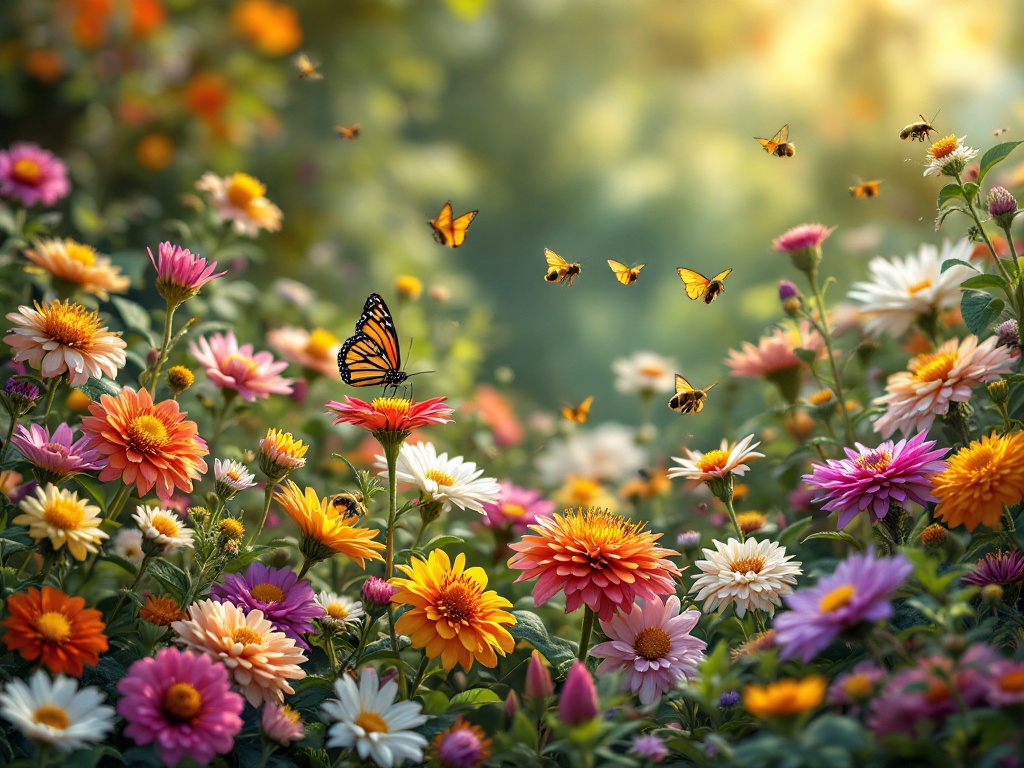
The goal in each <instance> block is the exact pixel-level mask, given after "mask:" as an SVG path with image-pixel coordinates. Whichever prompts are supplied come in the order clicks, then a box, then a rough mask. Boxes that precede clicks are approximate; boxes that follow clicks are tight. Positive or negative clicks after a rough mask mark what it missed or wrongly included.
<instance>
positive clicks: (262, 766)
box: [256, 741, 277, 768]
mask: <svg viewBox="0 0 1024 768" xmlns="http://www.w3.org/2000/svg"><path fill="white" fill-rule="evenodd" d="M275 749H277V747H276V746H275V745H274V744H271V743H270V742H269V741H265V742H263V754H262V755H260V763H259V765H257V766H256V768H266V766H267V763H268V762H269V760H270V756H271V755H272V754H274V750H275Z"/></svg>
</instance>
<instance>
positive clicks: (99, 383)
mask: <svg viewBox="0 0 1024 768" xmlns="http://www.w3.org/2000/svg"><path fill="white" fill-rule="evenodd" d="M78 389H80V390H81V391H82V392H84V393H85V394H86V395H88V396H89V399H90V400H99V399H100V395H110V396H111V397H117V395H119V394H120V393H121V385H120V384H118V383H117V382H116V381H114V380H113V379H108V378H106V377H104V378H101V379H89V380H88V381H87V382H85V384H83V385H82V386H80V387H78Z"/></svg>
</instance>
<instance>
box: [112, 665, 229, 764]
mask: <svg viewBox="0 0 1024 768" xmlns="http://www.w3.org/2000/svg"><path fill="white" fill-rule="evenodd" d="M117 690H118V691H119V692H120V693H121V694H122V695H123V696H124V698H123V699H121V701H119V702H118V704H117V712H118V714H119V715H121V717H123V718H124V719H125V720H127V721H128V726H127V727H126V728H125V730H124V732H125V735H126V736H128V738H130V739H132V741H134V742H135V743H136V744H139V745H140V746H145V745H146V744H150V743H152V742H154V741H155V742H156V743H157V746H158V747H159V749H160V757H161V759H162V760H163V761H164V762H165V763H166V764H167V765H176V764H177V763H179V762H180V761H181V760H182V759H183V758H185V757H191V758H192V759H193V760H195V761H196V762H197V763H199V764H200V765H207V764H208V763H210V762H211V761H212V760H213V759H214V757H216V756H217V755H219V754H226V753H228V752H230V751H231V749H232V748H233V747H234V743H235V736H236V735H237V734H238V732H239V731H241V730H242V718H241V717H240V715H241V713H242V707H243V705H244V704H243V700H242V697H241V696H239V695H238V694H237V693H235V692H233V691H232V690H231V689H230V687H229V685H228V673H227V670H226V669H225V668H224V665H223V664H215V663H214V662H213V661H211V660H210V658H209V657H207V656H202V655H200V654H196V653H192V652H190V651H180V650H178V649H177V648H164V649H162V650H160V651H158V652H157V654H156V658H144V659H139V660H138V661H136V662H135V663H134V664H132V665H131V666H130V667H129V668H128V675H127V676H126V677H125V678H124V679H122V680H121V681H120V682H119V683H118V684H117Z"/></svg>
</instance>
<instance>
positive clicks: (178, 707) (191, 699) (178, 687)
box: [163, 683, 203, 723]
mask: <svg viewBox="0 0 1024 768" xmlns="http://www.w3.org/2000/svg"><path fill="white" fill-rule="evenodd" d="M163 711H164V716H165V717H166V718H167V719H168V720H171V721H173V722H178V723H187V722H189V721H191V720H194V719H195V718H196V716H197V715H198V714H199V713H200V712H202V711H203V696H202V694H201V693H199V691H197V690H196V689H195V686H193V685H191V684H189V683H175V684H174V685H172V686H171V687H170V688H168V689H167V692H166V693H165V694H164V701H163Z"/></svg>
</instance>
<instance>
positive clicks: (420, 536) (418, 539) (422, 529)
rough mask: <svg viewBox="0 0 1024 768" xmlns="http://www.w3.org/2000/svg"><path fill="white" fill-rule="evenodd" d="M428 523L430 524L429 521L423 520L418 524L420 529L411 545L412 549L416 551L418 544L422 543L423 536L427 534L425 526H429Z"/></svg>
mask: <svg viewBox="0 0 1024 768" xmlns="http://www.w3.org/2000/svg"><path fill="white" fill-rule="evenodd" d="M430 523H431V521H430V520H424V521H423V522H422V523H421V524H420V529H419V531H417V533H416V540H415V541H414V542H413V543H412V548H413V549H417V548H418V547H419V545H420V542H421V541H423V534H424V533H426V532H427V526H429V525H430Z"/></svg>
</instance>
